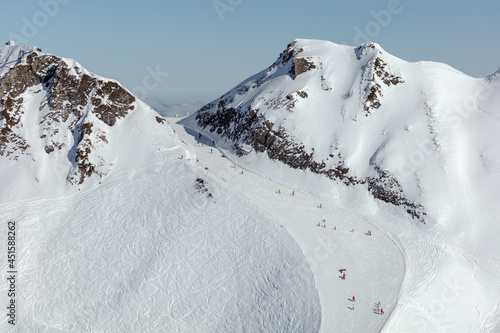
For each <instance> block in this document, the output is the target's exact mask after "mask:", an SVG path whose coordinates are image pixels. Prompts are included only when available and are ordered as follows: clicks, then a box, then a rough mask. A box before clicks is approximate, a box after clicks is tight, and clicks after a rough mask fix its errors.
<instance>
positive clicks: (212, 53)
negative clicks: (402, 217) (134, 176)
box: [0, 0, 500, 102]
mask: <svg viewBox="0 0 500 333" xmlns="http://www.w3.org/2000/svg"><path fill="white" fill-rule="evenodd" d="M374 13H375V14H374ZM388 13H389V15H387V14H388ZM499 13H500V1H498V0H483V1H476V2H474V1H464V0H454V1H452V0H442V1H427V0H420V1H415V0H414V1H411V0H390V1H378V0H363V1H347V0H345V1H332V0H324V1H323V0H317V1H314V0H312V1H309V2H306V1H297V0H287V1H272V0H268V1H263V0H215V1H214V0H190V1H186V0H185V1H182V0H177V1H174V0H170V1H168V0H145V1H123V0H121V1H118V0H105V1H95V0H86V1H77V0H40V1H8V2H7V1H4V2H3V3H2V9H1V11H0V33H1V34H3V35H4V37H3V38H4V39H5V40H7V38H8V34H9V33H11V36H13V38H11V39H17V40H19V41H21V42H22V44H26V45H36V46H39V47H41V48H42V50H43V51H44V52H48V53H53V54H56V55H59V56H64V57H69V58H73V59H75V60H77V61H78V62H80V63H81V64H82V65H83V66H84V67H86V68H87V69H88V70H90V71H92V72H94V73H96V74H99V75H102V76H105V77H110V78H114V79H117V80H118V81H120V82H121V83H122V84H124V85H125V86H126V87H127V88H129V89H131V90H135V91H136V92H139V93H145V94H147V96H148V97H154V96H160V97H162V98H164V99H165V100H166V101H168V102H181V101H190V100H200V99H201V100H207V101H208V100H211V99H214V98H216V97H219V96H220V95H222V94H223V93H225V92H226V91H227V90H229V89H231V88H232V87H233V86H234V85H236V84H237V83H239V82H241V81H242V80H244V79H246V78H247V77H249V76H251V75H253V74H255V73H256V72H258V71H261V70H262V69H264V68H266V67H268V66H269V65H271V64H272V63H273V62H274V60H276V58H277V56H278V55H279V53H280V52H281V51H283V50H284V49H285V47H286V45H287V44H288V43H289V42H291V41H292V40H294V39H295V38H313V39H324V40H329V41H332V42H335V43H339V44H347V45H357V44H359V43H361V42H364V41H365V39H367V38H368V39H370V40H371V41H375V42H377V43H379V44H380V45H381V46H382V47H383V48H384V49H385V50H386V51H388V52H389V53H391V54H393V55H395V56H397V57H399V58H402V59H404V60H407V61H419V60H431V61H439V62H445V63H447V64H449V65H451V66H453V67H455V68H457V69H459V70H461V71H463V72H465V73H466V74H469V75H471V76H475V77H482V76H486V75H489V74H491V73H493V72H495V71H496V70H497V69H498V68H499V67H500V43H498V38H499V33H500V20H499V19H498V15H499ZM377 14H378V15H377ZM377 16H378V17H377ZM155 71H160V75H158V76H157V80H155V79H154V77H153V76H152V75H151V74H150V72H155ZM166 73H168V76H166ZM144 82H146V83H144Z"/></svg>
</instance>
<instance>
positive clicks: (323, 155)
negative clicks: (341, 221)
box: [184, 39, 500, 332]
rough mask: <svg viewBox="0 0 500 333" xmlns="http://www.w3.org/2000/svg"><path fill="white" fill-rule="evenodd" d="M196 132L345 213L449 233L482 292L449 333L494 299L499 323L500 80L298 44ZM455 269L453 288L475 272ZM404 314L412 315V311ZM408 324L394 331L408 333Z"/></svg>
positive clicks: (204, 117)
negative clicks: (394, 217)
mask: <svg viewBox="0 0 500 333" xmlns="http://www.w3.org/2000/svg"><path fill="white" fill-rule="evenodd" d="M184 123H185V124H186V125H187V126H189V127H191V128H194V129H196V130H197V131H200V132H201V133H203V134H205V135H207V136H211V137H212V138H213V139H214V140H215V142H216V144H217V145H218V146H220V147H222V148H223V149H224V151H225V154H227V155H228V156H229V157H230V158H231V159H232V160H233V161H237V163H238V164H240V165H244V166H245V168H247V169H248V170H253V171H255V172H258V173H260V174H262V175H264V176H266V177H268V178H270V179H274V180H277V181H279V182H281V183H283V184H287V185H289V186H291V187H299V186H301V187H303V188H305V189H307V190H308V191H311V192H312V193H315V194H317V195H320V196H322V197H323V198H330V199H331V200H334V201H335V202H338V203H339V204H340V205H346V206H353V204H352V203H353V202H356V204H354V206H353V207H354V210H358V211H366V213H365V214H368V215H366V216H373V218H374V219H377V216H380V215H385V213H386V212H389V211H391V212H394V213H396V214H403V215H401V216H400V218H401V219H402V220H406V219H407V218H410V219H412V221H413V222H414V223H422V227H424V226H423V223H426V224H427V225H432V226H433V227H432V228H437V229H432V230H433V231H432V233H435V234H436V235H442V237H444V240H443V242H445V244H446V245H444V248H443V252H442V254H441V255H443V256H445V257H446V258H447V259H449V258H448V255H447V253H448V254H449V252H453V256H455V255H457V253H459V254H460V255H459V256H463V258H462V259H464V260H465V262H467V264H465V266H467V269H465V270H466V271H467V273H465V274H466V276H467V278H466V279H469V278H470V279H472V280H473V281H472V282H471V281H468V283H469V282H470V283H471V285H474V290H476V292H477V295H476V297H477V299H476V301H477V302H474V301H471V300H469V299H468V298H466V297H464V298H462V299H461V300H460V301H462V302H463V303H462V302H458V301H457V302H453V305H449V304H446V307H447V308H449V311H450V312H454V311H456V313H460V316H459V317H460V319H457V320H458V321H457V322H455V323H453V324H450V323H447V324H445V326H446V325H451V327H454V328H457V327H462V328H464V329H465V327H469V328H470V327H473V326H474V325H472V326H468V325H470V323H471V322H473V321H474V320H477V318H476V319H473V317H474V314H473V312H474V310H472V309H471V307H472V308H474V307H476V309H477V312H476V315H478V318H481V320H483V319H484V318H483V317H482V316H483V315H484V311H487V310H486V309H484V308H483V309H478V307H479V308H481V306H478V305H477V304H481V303H482V300H484V299H490V297H492V295H491V294H489V293H491V292H493V295H496V296H493V297H494V298H495V297H497V298H495V299H496V303H495V302H493V303H492V304H494V310H493V312H491V313H490V314H492V315H493V316H498V315H499V311H500V310H499V304H500V303H499V300H500V280H499V277H500V245H499V243H498V241H497V239H498V235H500V223H498V217H499V216H500V186H499V185H500V145H498V142H499V141H500V79H499V74H498V72H497V73H495V74H493V75H491V76H489V77H486V78H472V77H469V76H467V75H465V74H463V73H461V72H459V71H457V70H455V69H453V68H451V67H450V66H448V65H445V64H441V63H433V62H417V63H409V62H406V61H403V60H401V59H398V58H396V57H394V56H392V55H390V54H389V53H387V52H386V51H384V50H383V49H382V48H381V47H380V46H379V45H377V44H375V43H367V44H364V45H361V46H359V47H349V46H343V45H337V44H334V43H331V42H326V41H317V40H303V39H298V40H295V41H294V42H292V43H291V44H289V45H288V47H287V48H286V49H285V50H284V51H283V52H282V53H281V54H280V55H279V57H278V59H277V60H276V61H275V62H274V63H273V64H272V65H271V66H270V67H268V68H267V69H265V70H263V71H262V72H260V73H258V74H256V75H254V76H252V77H250V78H249V79H247V80H245V81H243V82H242V83H240V84H239V85H237V86H236V87H235V88H233V89H231V90H230V91H229V92H227V93H226V94H224V95H223V96H221V97H220V98H218V99H216V100H214V101H213V102H211V103H209V104H207V105H205V106H204V107H202V108H201V109H200V110H199V111H198V112H197V113H196V114H195V115H192V116H191V117H190V118H189V119H187V120H185V121H184ZM287 167H289V168H292V169H296V170H297V172H295V173H290V172H289V171H284V170H286V169H287ZM315 174H317V175H319V176H320V178H318V177H314V175H315ZM321 179H322V180H321ZM367 194H369V196H367ZM356 207H357V208H356ZM405 214H406V215H407V217H404V215H405ZM417 221H419V222H417ZM440 237H441V236H440ZM439 247H441V245H439ZM445 249H447V250H445ZM451 249H453V250H451ZM421 255H425V254H423V253H422V254H421ZM444 262H445V261H442V262H441V264H440V265H442V266H443V267H446V266H449V267H447V268H441V271H440V272H439V274H440V275H439V276H440V277H442V278H443V279H445V278H444V276H446V278H449V277H450V276H453V273H451V272H452V271H453V270H455V272H458V271H461V270H459V269H458V268H457V267H458V266H461V265H462V264H463V262H461V263H460V264H458V263H457V262H453V263H450V261H446V263H444ZM480 263H481V264H480ZM462 268H463V267H462ZM481 270H483V271H481ZM461 272H463V271H461ZM479 272H481V273H479ZM429 274H430V273H429ZM434 274H438V273H437V272H435V273H434ZM431 275H432V274H431ZM432 278H434V277H431V279H432ZM435 283H438V282H436V281H435ZM442 284H444V282H443V283H442ZM467 285H468V284H467ZM476 287H477V288H479V289H475V288H476ZM412 288H413V289H415V286H413V287H412ZM426 288H430V287H429V286H428V285H427V284H426ZM443 288H444V287H443ZM471 288H472V287H471ZM481 288H482V290H483V291H482V292H480V291H478V290H481ZM404 289H405V287H404V284H403V290H404ZM438 290H439V289H438ZM411 293H412V294H414V293H415V291H414V290H413V291H411ZM423 293H425V292H423ZM487 294H488V295H487ZM403 295H404V293H403ZM403 299H404V296H403ZM426 299H427V302H429V299H432V298H430V296H429V295H427V298H426ZM406 302H408V303H411V302H415V299H412V300H409V299H407V300H406ZM401 303H405V301H402V302H401ZM457 304H460V306H462V310H459V309H458V307H459V306H458V305H457ZM483 304H484V303H483ZM415 306H416V307H417V308H422V306H417V305H415ZM423 307H425V306H423ZM465 308H467V310H464V309H465ZM495 309H496V310H495ZM400 310H401V306H400ZM401 311H402V312H409V311H410V310H409V309H408V304H407V305H406V307H405V309H404V310H401ZM430 311H431V312H432V310H430ZM408 315H409V314H408V313H407V314H406V316H408ZM396 317H398V316H396ZM403 317H404V316H400V317H399V319H398V320H397V322H398V323H399V326H398V325H396V326H395V327H396V328H394V327H393V326H391V327H392V329H395V330H394V331H397V332H401V331H402V329H403V328H404V325H403V326H401V325H402V323H403V322H405V319H402V318H403ZM393 318H394V317H393ZM497 318H498V317H497ZM407 319H408V318H406V320H407ZM448 319H449V318H448ZM440 320H441V319H440ZM440 320H437V321H436V322H437V324H436V326H435V327H434V328H433V329H435V330H436V331H438V330H442V329H443V328H442V326H441V325H442V322H440ZM488 320H491V318H489V319H488ZM445 321H446V320H445ZM393 322H394V321H393ZM407 329H408V328H407ZM433 329H431V330H430V331H434V330H433ZM408 331H412V330H411V329H408ZM413 331H415V330H413ZM444 331H446V330H444ZM451 331H453V330H451Z"/></svg>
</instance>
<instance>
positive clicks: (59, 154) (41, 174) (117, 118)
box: [0, 46, 163, 199]
mask: <svg viewBox="0 0 500 333" xmlns="http://www.w3.org/2000/svg"><path fill="white" fill-rule="evenodd" d="M0 61H1V62H0V75H1V77H0V78H1V81H0V128H1V131H0V165H1V167H2V169H3V170H9V171H12V172H14V170H23V171H24V172H23V177H22V179H21V180H20V179H13V178H12V177H10V176H9V174H11V173H9V172H4V173H3V174H2V179H1V181H2V184H3V185H5V186H6V187H7V188H10V187H13V188H16V189H18V191H19V193H21V192H26V191H32V190H34V189H37V188H40V189H43V188H46V186H38V185H37V184H50V185H51V187H53V189H52V190H51V191H52V192H54V189H57V188H60V187H64V186H65V184H66V182H69V183H70V184H78V185H82V184H83V183H84V182H85V181H86V180H87V179H89V178H93V179H94V180H93V181H92V182H96V181H99V179H102V178H103V177H105V176H106V175H107V174H109V172H110V171H111V170H112V169H113V168H114V167H115V162H116V160H117V159H118V157H119V156H120V152H119V150H117V149H114V148H113V147H115V148H116V146H115V144H116V143H117V142H116V141H117V140H122V139H121V138H120V135H119V134H112V132H116V133H119V132H123V130H127V128H123V127H122V125H123V122H124V118H126V117H129V116H130V114H132V113H136V112H138V113H140V114H142V115H143V116H144V118H146V119H150V120H151V119H153V120H154V118H155V115H156V114H155V113H154V111H152V110H151V109H150V108H149V107H148V106H146V105H145V104H143V103H141V102H140V101H138V100H136V98H135V97H134V96H133V95H131V94H130V93H129V92H128V91H127V90H126V89H125V88H123V87H122V86H121V85H120V84H119V83H117V82H115V81H113V80H109V79H104V78H102V77H99V76H97V75H94V74H92V73H90V72H88V71H87V70H85V69H84V68H83V67H82V66H81V65H80V64H78V63H77V62H75V61H74V60H71V59H65V58H60V57H56V56H54V55H49V54H45V53H42V52H41V50H40V49H36V48H28V47H23V46H3V47H1V48H0ZM140 118H141V119H142V118H143V117H142V116H141V117H140ZM158 119H159V121H150V123H151V125H152V126H153V127H155V126H158V125H161V122H163V120H161V119H160V118H158ZM126 123H128V125H126V126H125V127H128V128H130V126H133V124H132V123H130V122H126ZM13 181H15V182H16V186H9V184H11V183H12V182H13ZM56 192H57V191H56ZM3 194H5V193H3ZM8 195H9V199H12V198H13V197H12V193H9V194H8ZM21 196H22V195H21Z"/></svg>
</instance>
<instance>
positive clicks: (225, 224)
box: [0, 40, 500, 333]
mask: <svg viewBox="0 0 500 333" xmlns="http://www.w3.org/2000/svg"><path fill="white" fill-rule="evenodd" d="M296 47H297V48H303V53H301V56H303V57H310V58H311V59H312V60H313V61H314V63H315V64H316V65H318V66H317V69H315V70H312V71H309V72H306V73H303V74H301V75H300V76H298V77H297V78H295V80H293V79H292V78H290V76H288V75H284V72H286V71H284V70H282V72H283V73H281V74H280V70H281V69H279V68H277V69H274V70H273V71H274V72H273V73H272V74H271V75H269V79H268V80H267V82H266V83H265V84H263V85H262V86H260V87H258V88H256V89H254V90H252V89H250V90H249V91H248V94H245V95H239V94H236V93H234V101H233V103H234V105H238V104H241V105H243V104H245V103H258V102H257V101H258V98H254V97H262V96H264V95H266V94H269V95H273V96H274V95H276V94H282V95H283V96H287V95H288V94H290V93H294V92H296V91H298V90H305V91H307V94H308V95H309V97H308V98H307V99H303V100H300V101H299V103H298V104H297V105H296V107H295V109H294V112H292V113H290V112H287V111H285V110H266V109H265V107H264V106H262V105H260V107H261V108H262V109H261V110H262V112H264V113H268V116H269V117H270V118H271V117H273V118H272V119H273V121H275V122H276V124H283V126H285V127H286V128H287V129H289V130H291V134H292V135H293V136H294V137H295V138H296V139H297V141H300V142H302V143H304V145H305V146H306V147H308V148H309V149H310V148H315V151H316V152H317V154H318V156H321V154H326V155H328V153H330V152H331V151H332V149H335V148H338V150H340V151H341V152H342V156H344V159H345V161H346V163H347V166H348V167H349V168H350V170H352V172H353V173H354V174H355V175H356V176H366V175H370V174H371V173H372V172H373V166H374V165H375V164H376V165H378V166H381V167H382V169H384V170H388V171H390V172H391V173H393V174H394V175H396V177H397V179H398V181H399V182H400V183H401V185H402V187H403V189H404V191H405V194H406V195H407V196H408V198H410V199H411V200H414V201H416V202H419V203H421V204H422V205H423V206H424V207H425V208H426V211H427V213H428V220H427V223H426V224H423V223H420V222H417V221H416V220H412V219H411V217H409V216H408V215H407V214H406V213H404V212H402V211H401V209H400V208H397V207H393V206H391V205H389V204H386V203H381V202H380V201H377V200H375V199H373V197H371V196H370V194H369V193H368V192H367V191H366V188H364V187H362V186H357V187H347V186H345V185H343V184H340V183H336V182H335V181H331V180H328V179H327V178H325V177H324V176H321V175H316V174H313V173H311V172H309V171H300V170H294V169H290V168H289V167H287V166H285V165H284V164H282V163H279V162H274V161H271V160H269V159H268V158H267V156H266V155H264V154H256V153H250V154H249V155H246V156H244V157H238V156H236V155H234V154H233V152H232V149H231V142H227V141H225V140H224V139H223V138H220V137H218V136H217V135H216V134H215V133H210V132H202V133H201V134H202V137H201V139H198V132H200V130H199V129H197V128H196V124H195V122H194V120H193V118H190V119H186V122H185V124H184V125H181V124H178V123H176V119H167V121H168V122H169V123H168V124H167V123H165V124H161V123H158V122H157V121H156V119H155V117H156V116H157V114H156V113H155V112H154V111H153V110H152V109H151V108H149V107H148V106H147V105H145V104H144V103H142V102H140V101H137V103H136V108H135V109H134V111H132V112H131V113H130V114H129V115H127V116H126V117H125V118H124V119H120V120H118V121H117V123H116V124H115V125H114V126H113V127H105V126H101V125H102V124H101V125H99V126H100V127H99V128H100V129H101V130H103V131H106V137H107V138H108V141H109V142H108V144H107V145H106V146H105V148H103V150H100V151H99V153H100V154H101V156H103V157H105V159H106V163H110V164H112V167H111V168H110V170H109V173H108V174H106V175H104V176H103V178H98V177H91V178H90V179H87V180H86V181H85V182H84V183H83V184H82V185H70V184H68V183H67V182H66V181H65V180H66V176H67V174H68V170H71V168H72V165H71V163H70V162H69V160H68V155H67V154H69V151H62V152H61V153H60V154H51V155H46V154H45V152H43V150H42V148H41V147H42V145H41V144H40V143H39V144H38V146H37V140H39V133H38V132H35V131H39V129H38V128H37V123H38V119H37V117H38V116H37V112H38V108H39V105H40V103H41V101H39V100H38V98H39V97H37V94H35V93H32V94H30V93H26V95H25V96H24V98H25V100H26V101H25V104H24V105H25V106H26V109H27V110H26V116H25V118H24V119H23V124H24V127H25V129H26V133H32V132H33V133H32V136H31V139H30V145H31V148H32V149H31V155H30V156H28V157H26V156H25V157H22V156H21V157H20V158H19V159H18V160H17V161H12V160H7V159H4V158H2V157H0V170H1V171H2V172H1V174H0V188H1V189H2V193H1V195H0V219H1V221H2V225H3V226H4V227H3V231H1V232H0V244H3V246H2V248H4V253H3V254H1V253H0V258H1V261H2V273H3V276H4V278H3V279H2V280H1V282H0V305H1V306H2V308H3V309H4V310H3V311H4V312H3V315H2V316H3V319H2V320H1V321H0V331H2V332H83V331H91V332H116V331H118V332H318V331H319V332H398V333H399V332H412V333H413V332H477V333H492V332H500V325H499V321H500V244H499V242H498V241H497V240H498V235H499V232H500V224H499V223H498V216H500V205H499V200H500V193H499V191H500V187H499V186H498V185H499V179H500V151H499V148H498V142H499V139H500V134H499V133H500V131H499V126H500V120H499V117H500V114H499V113H498V111H499V106H500V105H499V103H500V98H499V97H498V96H499V94H500V88H499V84H500V80H499V79H498V78H497V77H496V76H495V75H493V76H490V77H488V78H484V79H475V78H470V77H468V76H466V75H464V74H463V73H460V72H458V71H456V70H454V69H452V68H450V67H449V66H447V65H444V64H438V63H429V62H421V63H407V62H404V61H402V60H400V59H397V58H395V57H393V56H391V55H389V54H387V53H386V52H385V51H383V50H382V49H381V48H380V46H378V45H375V48H366V50H367V51H369V54H365V55H363V56H361V57H360V59H357V57H356V51H355V48H353V47H347V46H340V45H336V44H333V43H329V42H324V41H311V40H297V45H296ZM2 50H3V49H2ZM372 53H373V54H377V55H378V56H380V57H381V58H382V59H383V60H384V61H385V62H386V63H387V64H388V66H389V67H390V69H391V72H395V73H398V74H399V75H401V77H402V78H403V80H404V81H405V82H404V84H399V85H396V86H390V87H384V90H383V96H382V97H381V104H382V106H381V107H380V108H379V109H378V110H376V111H375V112H373V114H371V115H369V116H368V117H367V116H365V115H364V114H363V111H362V110H363V106H362V102H360V101H362V96H363V93H364V92H363V87H364V86H365V85H366V80H365V79H364V78H363V75H366V73H365V72H364V69H363V65H364V64H366V63H369V62H370V59H372V60H373V58H369V57H370V54H371V55H373V54H372ZM0 54H2V53H0ZM0 58H1V59H2V61H5V62H11V61H14V60H13V59H11V56H6V55H5V54H3V55H1V57H0ZM14 58H16V57H14ZM16 59H17V58H16ZM0 64H4V63H0ZM320 65H321V66H320ZM2 66H5V65H2ZM265 72H267V70H266V71H264V72H263V73H265ZM2 75H3V74H2ZM259 75H260V74H257V75H256V76H255V77H254V78H257V77H259ZM321 76H323V78H324V80H321ZM0 77H1V75H0ZM252 80H253V79H252V78H250V79H249V80H247V81H245V82H251V81H252ZM322 84H326V85H327V87H331V88H332V89H330V90H329V89H324V87H323V88H321V85H322ZM30 104H31V105H32V107H30V106H29V105H30ZM254 106H257V105H256V104H254ZM92 121H93V122H94V123H95V124H99V120H98V119H94V120H92ZM96 126H97V125H96ZM72 139H74V138H70V137H68V140H70V141H71V140H72ZM212 140H214V141H215V143H216V144H215V145H213V144H212ZM197 141H198V142H199V143H197ZM69 143H71V142H69ZM202 144H203V145H202ZM69 147H71V145H69ZM33 160H36V163H35V162H33ZM197 179H202V180H203V186H202V187H201V190H200V189H197V188H196V184H200V183H199V181H197ZM13 180H17V182H16V181H13ZM203 188H206V189H207V191H205V192H204V190H203ZM278 190H279V192H278ZM209 193H210V194H211V195H209ZM292 194H294V195H292ZM320 207H321V208H320ZM323 220H324V222H323ZM8 221H16V262H15V265H16V270H17V279H16V297H15V300H16V306H17V307H16V314H17V317H16V318H17V322H16V325H15V326H12V325H10V324H9V323H8V321H7V320H8V317H7V316H6V312H7V311H6V306H7V305H8V302H9V301H10V298H9V297H8V296H7V291H8V289H9V284H8V282H7V280H6V276H7V275H8V274H7V271H8V270H9V268H8V261H7V251H6V248H7V246H6V244H7V241H8V238H7V237H8V233H7V231H8V230H7V222H8ZM323 226H324V227H323ZM368 230H370V231H371V232H372V235H371V236H369V235H367V232H368ZM341 268H345V269H346V279H345V280H343V279H341V278H340V277H341V274H340V272H339V269H341ZM352 296H355V297H356V302H353V301H352V299H351V298H352ZM379 301H380V302H381V306H382V308H383V309H384V312H385V315H381V314H380V312H379V311H378V310H377V309H376V303H377V302H379ZM354 305H355V307H354Z"/></svg>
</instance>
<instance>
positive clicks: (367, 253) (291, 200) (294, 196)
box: [172, 120, 421, 332]
mask: <svg viewBox="0 0 500 333" xmlns="http://www.w3.org/2000/svg"><path fill="white" fill-rule="evenodd" d="M172 121H173V120H172ZM172 126H173V128H174V129H175V131H176V133H177V135H178V136H179V138H180V140H181V142H182V143H183V144H185V147H186V153H187V155H188V156H189V158H190V159H196V161H197V162H196V163H197V164H198V165H199V166H200V167H201V168H202V169H204V170H205V172H206V173H207V174H210V175H211V176H212V177H214V178H215V179H220V180H222V181H223V182H227V183H228V184H230V186H231V188H232V189H235V190H237V191H241V192H242V193H243V194H244V195H245V196H246V197H247V198H248V200H250V201H251V202H253V203H255V204H256V205H257V206H259V207H261V208H262V209H264V210H265V211H266V212H267V213H269V214H270V215H272V216H273V218H274V219H275V220H276V221H278V222H279V223H280V226H282V227H283V228H285V229H286V230H287V232H288V233H290V234H291V235H292V237H293V238H294V239H295V241H296V242H297V243H298V244H299V245H300V247H301V249H302V252H303V253H304V256H305V259H306V261H307V263H308V264H309V267H310V268H311V270H312V272H313V275H314V280H315V284H316V287H317V290H318V293H319V298H320V302H321V309H318V311H321V314H322V316H321V329H320V332H378V331H380V330H381V329H382V327H383V325H384V323H385V321H386V320H387V318H388V317H389V316H390V314H391V312H392V310H393V309H394V307H395V305H396V303H397V301H398V297H399V290H400V287H401V283H402V281H403V277H404V273H405V262H404V256H403V252H402V249H401V246H400V244H398V240H397V239H395V238H394V237H393V236H392V235H391V234H390V233H388V232H387V231H383V230H380V228H379V227H378V226H377V225H376V224H375V223H371V222H370V221H368V220H366V219H365V218H363V217H362V216H359V215H356V214H353V213H351V212H347V211H345V210H342V209H340V208H339V207H338V206H336V205H333V204H330V203H327V202H324V201H322V199H320V198H319V197H318V196H317V195H315V194H313V193H310V192H308V191H307V190H305V189H301V188H300V186H299V187H297V188H295V187H290V186H286V185H284V184H283V183H282V182H280V181H273V180H271V179H269V178H267V177H266V176H264V175H263V174H260V173H258V172H248V171H247V170H246V168H245V167H244V166H242V165H237V164H235V163H233V161H232V160H230V159H228V156H226V155H227V152H223V153H221V152H219V151H218V150H217V149H216V147H214V146H213V144H212V140H211V139H210V138H209V137H206V136H204V135H203V136H202V137H201V139H199V140H198V135H199V133H198V132H195V131H193V130H192V129H189V128H183V127H181V126H179V125H176V124H172ZM185 131H186V132H185ZM194 140H196V142H195V141H194ZM197 142H198V143H197ZM186 144H187V145H186ZM202 144H203V145H202ZM223 155H224V157H222V156H223ZM260 162H261V163H262V167H263V168H264V169H267V168H274V169H278V171H277V172H279V173H280V174H290V176H291V177H292V178H291V180H292V181H291V182H293V180H296V181H297V182H298V183H300V182H301V181H302V180H303V179H302V180H300V181H299V179H298V178H300V177H303V176H302V175H300V174H299V173H296V174H293V173H294V172H293V171H292V172H291V173H289V172H290V171H291V170H289V168H288V167H286V166H282V165H280V164H279V163H277V164H275V163H272V162H270V164H271V165H266V161H265V160H263V161H260ZM280 168H283V169H280ZM267 170H270V169H267ZM293 177H298V178H293ZM278 190H279V192H278ZM320 207H321V208H320ZM323 220H325V222H323ZM318 224H319V226H318ZM323 226H325V227H323ZM353 230H354V231H353ZM368 231H371V232H372V236H369V235H368V234H367V233H368ZM417 243H418V242H415V244H416V245H417V246H420V245H421V244H417ZM341 268H344V269H346V279H345V280H343V279H341V276H342V274H341V273H340V272H339V269H341ZM353 296H355V297H356V302H355V303H354V302H352V300H351V299H352V297H353ZM379 301H380V302H381V304H382V309H384V312H385V315H381V314H380V312H379V311H378V310H377V309H376V303H378V302H379ZM353 305H354V308H353ZM263 331H265V330H263ZM315 331H316V330H315V329H313V328H312V327H311V328H309V329H308V330H307V332H315Z"/></svg>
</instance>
